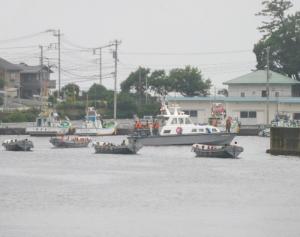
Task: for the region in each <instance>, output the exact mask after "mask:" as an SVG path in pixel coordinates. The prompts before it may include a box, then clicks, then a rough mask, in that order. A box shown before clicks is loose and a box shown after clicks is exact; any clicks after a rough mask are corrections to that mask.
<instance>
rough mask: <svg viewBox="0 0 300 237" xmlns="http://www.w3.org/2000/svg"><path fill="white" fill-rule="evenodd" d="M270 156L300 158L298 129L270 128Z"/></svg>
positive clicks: (299, 132)
mask: <svg viewBox="0 0 300 237" xmlns="http://www.w3.org/2000/svg"><path fill="white" fill-rule="evenodd" d="M269 152H270V154H272V155H294V156H300V128H290V127H272V128H271V137H270V150H269Z"/></svg>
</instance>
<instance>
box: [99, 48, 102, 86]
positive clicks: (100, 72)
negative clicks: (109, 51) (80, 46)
mask: <svg viewBox="0 0 300 237" xmlns="http://www.w3.org/2000/svg"><path fill="white" fill-rule="evenodd" d="M99 51H100V52H99V65H100V68H99V77H100V78H99V79H100V80H99V83H100V85H102V48H100V49H99Z"/></svg>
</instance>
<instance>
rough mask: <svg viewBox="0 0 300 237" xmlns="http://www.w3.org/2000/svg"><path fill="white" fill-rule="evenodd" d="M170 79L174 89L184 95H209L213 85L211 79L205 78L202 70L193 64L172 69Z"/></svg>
mask: <svg viewBox="0 0 300 237" xmlns="http://www.w3.org/2000/svg"><path fill="white" fill-rule="evenodd" d="M169 80H170V86H171V88H172V91H176V92H179V93H181V94H182V95H183V96H207V95H208V94H209V89H210V87H211V81H210V80H209V79H204V78H203V76H202V73H201V71H200V70H199V69H198V68H196V67H191V66H186V67H185V68H184V69H180V68H176V69H172V70H171V71H170V73H169Z"/></svg>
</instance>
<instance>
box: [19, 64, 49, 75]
mask: <svg viewBox="0 0 300 237" xmlns="http://www.w3.org/2000/svg"><path fill="white" fill-rule="evenodd" d="M19 67H20V68H22V71H21V74H27V73H39V72H40V71H41V70H42V69H44V70H45V71H49V72H50V73H52V72H53V71H51V70H50V69H49V68H48V67H47V66H45V65H43V66H41V65H37V66H28V65H26V64H23V63H21V64H19Z"/></svg>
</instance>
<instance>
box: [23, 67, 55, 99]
mask: <svg viewBox="0 0 300 237" xmlns="http://www.w3.org/2000/svg"><path fill="white" fill-rule="evenodd" d="M19 67H21V69H22V71H21V72H20V81H21V84H20V90H21V98H24V99H31V98H34V97H35V96H37V97H40V96H48V89H54V88H55V86H56V84H55V80H50V73H53V71H51V69H50V68H49V67H47V66H45V65H43V66H42V65H38V66H28V65H26V64H24V63H21V64H19Z"/></svg>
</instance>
